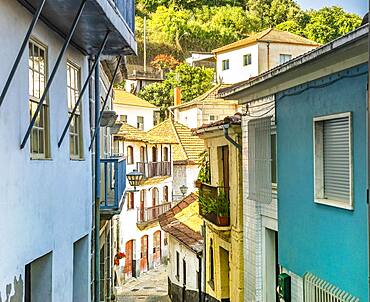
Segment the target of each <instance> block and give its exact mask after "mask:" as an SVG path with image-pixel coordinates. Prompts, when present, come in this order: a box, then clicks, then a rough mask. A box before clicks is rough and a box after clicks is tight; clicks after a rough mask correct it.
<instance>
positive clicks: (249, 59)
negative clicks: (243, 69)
mask: <svg viewBox="0 0 370 302" xmlns="http://www.w3.org/2000/svg"><path fill="white" fill-rule="evenodd" d="M246 58H248V60H247V62H246ZM249 65H252V54H251V53H247V54H245V55H243V66H249Z"/></svg>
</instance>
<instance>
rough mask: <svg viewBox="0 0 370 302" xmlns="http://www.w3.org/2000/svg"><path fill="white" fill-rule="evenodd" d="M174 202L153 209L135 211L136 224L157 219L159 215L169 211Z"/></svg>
mask: <svg viewBox="0 0 370 302" xmlns="http://www.w3.org/2000/svg"><path fill="white" fill-rule="evenodd" d="M175 204H176V202H166V203H162V204H160V205H157V206H154V207H147V208H144V209H140V208H138V209H137V223H138V224H142V223H148V222H151V221H154V220H156V219H158V217H159V216H160V215H162V214H163V213H166V212H167V211H168V210H170V209H171V208H172V207H173V206H174V205H175Z"/></svg>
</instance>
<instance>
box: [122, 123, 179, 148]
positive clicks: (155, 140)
mask: <svg viewBox="0 0 370 302" xmlns="http://www.w3.org/2000/svg"><path fill="white" fill-rule="evenodd" d="M115 136H118V137H121V138H123V139H124V140H125V141H134V142H146V143H152V144H176V143H177V140H176V139H174V138H171V137H168V136H161V135H159V136H157V135H155V134H150V133H149V132H145V131H142V130H140V129H138V128H135V127H133V126H131V125H129V124H127V123H123V124H122V126H121V128H120V129H119V131H118V133H117V134H116V135H115Z"/></svg>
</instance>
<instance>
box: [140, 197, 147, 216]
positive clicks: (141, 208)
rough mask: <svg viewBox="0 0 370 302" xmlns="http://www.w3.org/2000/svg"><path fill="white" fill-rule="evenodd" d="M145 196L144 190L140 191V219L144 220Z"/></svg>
mask: <svg viewBox="0 0 370 302" xmlns="http://www.w3.org/2000/svg"><path fill="white" fill-rule="evenodd" d="M145 196H146V190H141V191H140V221H144V218H145V217H144V216H145Z"/></svg>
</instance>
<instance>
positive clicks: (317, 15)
mask: <svg viewBox="0 0 370 302" xmlns="http://www.w3.org/2000/svg"><path fill="white" fill-rule="evenodd" d="M309 15H310V22H309V23H308V24H307V25H306V27H305V29H304V34H305V36H306V37H307V38H309V39H311V40H314V41H316V42H319V43H322V44H324V43H328V42H330V41H332V40H334V39H336V38H339V37H340V36H342V35H345V34H347V33H348V32H350V31H352V30H354V29H355V28H357V27H359V26H360V25H361V18H360V17H359V16H357V15H355V14H350V13H346V12H345V11H344V10H343V8H341V7H337V6H333V7H324V8H322V9H320V10H318V11H311V12H310V13H309Z"/></svg>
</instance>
